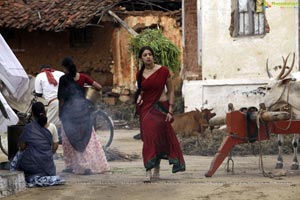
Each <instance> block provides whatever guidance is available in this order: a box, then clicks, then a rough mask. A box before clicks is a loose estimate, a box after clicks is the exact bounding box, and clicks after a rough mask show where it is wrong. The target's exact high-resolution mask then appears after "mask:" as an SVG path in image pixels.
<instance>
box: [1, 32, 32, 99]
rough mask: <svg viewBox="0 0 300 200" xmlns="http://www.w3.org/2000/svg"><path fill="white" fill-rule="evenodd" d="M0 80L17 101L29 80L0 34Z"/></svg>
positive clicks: (26, 87)
mask: <svg viewBox="0 0 300 200" xmlns="http://www.w3.org/2000/svg"><path fill="white" fill-rule="evenodd" d="M0 79H1V81H2V82H3V83H4V84H5V85H6V87H7V88H8V89H9V91H10V92H11V94H12V95H13V96H14V97H15V98H16V99H17V100H19V99H20V98H21V97H22V95H23V94H24V92H25V91H26V90H27V89H28V84H29V78H28V76H27V73H26V72H25V70H24V68H23V67H22V65H21V63H20V62H19V60H18V59H17V58H16V56H15V54H14V53H13V52H12V50H11V49H10V47H9V46H8V45H7V44H6V42H5V40H4V39H3V37H2V35H1V34H0Z"/></svg>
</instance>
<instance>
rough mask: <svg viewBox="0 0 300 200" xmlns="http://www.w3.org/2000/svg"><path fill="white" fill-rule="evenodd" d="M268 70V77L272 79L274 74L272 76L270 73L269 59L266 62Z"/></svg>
mask: <svg viewBox="0 0 300 200" xmlns="http://www.w3.org/2000/svg"><path fill="white" fill-rule="evenodd" d="M266 70H267V74H268V77H269V78H272V77H273V76H272V74H271V73H270V71H269V66H268V59H267V62H266Z"/></svg>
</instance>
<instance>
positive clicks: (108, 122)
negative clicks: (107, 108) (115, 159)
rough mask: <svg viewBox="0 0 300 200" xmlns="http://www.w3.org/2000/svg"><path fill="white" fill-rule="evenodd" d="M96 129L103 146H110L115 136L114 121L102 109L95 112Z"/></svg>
mask: <svg viewBox="0 0 300 200" xmlns="http://www.w3.org/2000/svg"><path fill="white" fill-rule="evenodd" d="M94 129H95V131H96V133H97V136H98V138H99V139H100V142H101V144H102V146H105V147H109V146H110V145H111V143H112V140H113V137H114V123H113V121H112V119H111V118H110V117H109V116H108V115H107V114H106V113H105V112H103V111H102V110H97V111H95V113H94Z"/></svg>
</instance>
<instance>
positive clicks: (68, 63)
mask: <svg viewBox="0 0 300 200" xmlns="http://www.w3.org/2000/svg"><path fill="white" fill-rule="evenodd" d="M61 65H62V66H64V67H65V68H66V69H67V70H68V71H69V75H70V76H71V77H72V78H75V76H76V73H77V68H76V65H75V64H74V62H73V60H72V58H70V57H65V58H64V59H63V60H62V61H61Z"/></svg>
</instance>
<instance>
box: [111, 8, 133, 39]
mask: <svg viewBox="0 0 300 200" xmlns="http://www.w3.org/2000/svg"><path fill="white" fill-rule="evenodd" d="M108 14H110V16H112V17H113V18H115V19H116V20H117V21H118V22H119V23H120V24H121V25H122V26H123V27H124V28H125V29H126V30H127V31H128V32H129V33H130V34H132V35H133V36H137V35H138V33H137V32H135V30H133V29H132V28H131V27H129V26H128V24H126V23H125V22H124V21H123V20H122V19H121V18H120V17H118V16H117V15H116V14H115V13H114V12H113V11H111V10H109V11H108Z"/></svg>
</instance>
